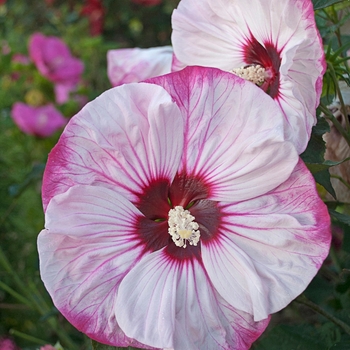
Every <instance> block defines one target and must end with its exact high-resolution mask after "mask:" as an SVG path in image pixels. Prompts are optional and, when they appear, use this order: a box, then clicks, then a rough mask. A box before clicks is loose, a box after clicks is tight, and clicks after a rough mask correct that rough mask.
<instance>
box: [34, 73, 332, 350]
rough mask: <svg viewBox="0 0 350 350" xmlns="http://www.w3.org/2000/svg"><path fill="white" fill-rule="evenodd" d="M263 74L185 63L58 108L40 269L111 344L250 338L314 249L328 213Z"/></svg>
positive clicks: (237, 342)
mask: <svg viewBox="0 0 350 350" xmlns="http://www.w3.org/2000/svg"><path fill="white" fill-rule="evenodd" d="M283 121H284V118H283V115H282V114H281V111H280V109H279V108H278V106H277V105H276V104H275V103H274V102H273V100H272V99H271V98H270V97H269V96H268V95H266V94H265V93H264V92H263V91H262V90H261V89H259V88H258V87H256V86H255V85H254V84H251V83H249V82H247V81H245V80H243V79H240V78H238V77H236V76H235V75H233V74H230V73H225V72H222V71H220V70H218V69H209V68H201V67H188V68H185V69H184V70H182V71H180V72H177V73H172V74H169V75H164V76H162V77H157V78H154V79H150V80H149V81H148V82H146V83H138V84H126V85H123V86H119V87H117V88H114V89H110V90H108V91H107V92H105V93H104V94H102V95H101V96H100V97H98V98H97V99H96V100H94V101H93V102H91V103H89V104H87V105H86V106H85V107H84V109H83V110H82V111H81V112H80V113H78V114H77V115H76V116H75V117H73V118H72V119H71V121H70V122H69V124H68V125H67V127H66V129H65V130H64V132H63V134H62V136H61V138H60V140H59V142H58V144H57V145H56V146H55V148H54V149H53V150H52V152H51V153H50V155H49V159H48V163H47V167H46V170H45V174H44V181H43V191H42V193H43V203H44V208H45V221H46V224H45V229H44V230H43V231H42V232H41V233H40V235H39V238H38V249H39V255H40V270H41V276H42V279H43V281H44V283H45V286H46V288H47V290H48V291H49V293H50V295H51V297H52V298H53V301H54V304H55V305H56V307H57V308H58V309H59V310H60V311H61V312H62V313H63V315H64V316H65V317H66V318H67V319H68V320H69V321H70V322H71V323H72V324H73V325H74V326H75V327H77V328H78V329H79V330H80V331H82V332H84V333H86V334H87V335H88V336H90V337H91V338H93V339H95V340H97V341H100V342H102V343H106V344H111V345H114V346H128V345H131V346H135V347H143V348H144V347H146V348H154V347H155V348H174V349H180V350H181V349H218V348H220V349H221V348H222V349H237V350H238V349H239V350H243V349H248V348H249V347H250V345H251V344H252V342H253V341H254V340H255V339H256V338H257V337H259V335H260V334H261V333H262V332H263V331H264V329H265V327H266V326H267V324H268V321H269V315H270V314H271V313H273V312H276V311H278V310H280V309H281V308H283V307H285V306H286V305H287V304H288V303H289V302H290V301H291V300H293V299H294V298H295V297H296V296H297V295H299V294H300V293H301V292H302V291H303V290H304V289H305V288H306V286H307V285H308V284H309V282H310V281H311V279H312V278H313V276H314V275H315V274H316V272H317V271H318V269H319V268H320V266H321V264H322V262H323V260H324V259H325V257H326V256H327V253H328V249H329V244H330V228H329V226H330V220H329V215H328V211H327V208H326V206H325V205H324V203H323V202H322V201H321V199H320V198H319V197H318V194H317V191H316V188H315V182H314V180H313V177H312V175H311V174H310V173H309V171H308V170H307V168H306V166H305V165H304V164H303V163H302V161H300V160H299V157H298V154H297V152H296V150H295V148H294V147H293V145H292V144H291V143H290V142H287V141H285V140H284V133H283Z"/></svg>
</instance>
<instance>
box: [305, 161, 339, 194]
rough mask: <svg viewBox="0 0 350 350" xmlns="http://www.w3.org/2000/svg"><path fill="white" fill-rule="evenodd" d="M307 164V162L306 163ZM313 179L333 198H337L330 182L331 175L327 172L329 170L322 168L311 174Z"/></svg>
mask: <svg viewBox="0 0 350 350" xmlns="http://www.w3.org/2000/svg"><path fill="white" fill-rule="evenodd" d="M306 165H308V164H306ZM313 176H314V178H315V181H316V182H317V183H319V184H320V185H321V186H323V187H324V188H325V189H326V190H327V191H328V192H329V193H330V194H331V195H332V196H333V197H334V198H335V199H336V198H337V196H336V194H335V191H334V188H333V186H332V183H331V175H330V174H329V170H328V169H326V170H322V171H319V172H317V173H315V174H313Z"/></svg>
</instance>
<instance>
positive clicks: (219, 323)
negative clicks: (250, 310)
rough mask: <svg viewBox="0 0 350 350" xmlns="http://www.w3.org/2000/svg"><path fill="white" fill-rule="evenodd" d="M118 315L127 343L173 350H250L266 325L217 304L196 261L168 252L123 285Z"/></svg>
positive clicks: (144, 263)
mask: <svg viewBox="0 0 350 350" xmlns="http://www.w3.org/2000/svg"><path fill="white" fill-rule="evenodd" d="M219 298H220V297H219ZM115 312H116V318H117V320H118V323H119V324H120V326H121V328H122V329H123V330H124V332H125V333H126V334H127V335H128V336H129V337H132V338H135V339H137V340H139V341H140V342H144V343H146V344H149V345H151V346H155V347H166V348H169V347H171V348H174V349H219V348H223V349H229V348H230V349H240V350H242V349H248V348H249V345H250V344H251V342H253V341H254V340H255V339H256V338H257V337H258V336H259V335H260V334H261V332H263V330H264V329H265V327H266V325H267V323H268V320H267V321H263V322H262V323H256V322H254V320H253V319H252V316H251V315H248V314H243V313H241V312H239V311H238V312H237V311H236V310H234V309H233V308H232V307H229V306H227V305H226V304H225V302H222V300H221V301H220V302H219V301H218V299H217V294H216V292H215V290H214V289H213V288H212V285H211V283H210V281H209V280H208V277H207V276H206V273H205V271H204V270H203V267H202V266H201V264H200V263H199V262H198V261H196V260H188V261H176V260H173V259H172V258H171V257H169V256H167V254H166V252H165V250H164V249H162V250H160V251H156V252H154V253H152V254H150V255H148V256H146V257H145V258H143V259H142V260H141V261H140V262H139V263H138V264H137V265H136V266H135V267H134V268H133V269H132V270H131V271H130V272H129V273H128V275H127V276H126V277H125V278H124V279H123V281H122V283H121V285H120V288H119V291H118V299H117V304H116V309H115ZM238 329H240V330H243V329H244V331H245V332H241V334H238V333H236V330H238ZM253 334H254V335H253Z"/></svg>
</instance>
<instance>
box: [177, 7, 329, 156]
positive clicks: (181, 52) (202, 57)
mask: <svg viewBox="0 0 350 350" xmlns="http://www.w3.org/2000/svg"><path fill="white" fill-rule="evenodd" d="M172 26H173V34H172V43H173V48H174V53H175V55H176V57H177V58H178V59H179V60H180V61H181V62H183V63H184V64H186V65H202V66H208V67H216V68H220V69H223V70H226V71H234V72H236V74H239V75H240V76H242V77H244V78H247V79H249V80H251V81H254V82H255V83H258V84H259V85H260V86H261V88H262V89H263V90H264V91H266V92H267V93H268V94H269V95H270V96H271V97H272V98H273V99H274V100H275V102H276V103H277V105H278V106H279V107H280V108H281V110H282V112H283V114H284V117H285V136H286V138H287V139H288V140H290V141H291V142H293V143H294V145H295V146H296V148H297V150H298V153H299V154H300V153H302V152H303V151H304V150H305V148H306V146H307V143H308V141H309V138H310V134H311V129H312V126H313V125H315V123H316V107H317V106H318V104H319V98H320V94H321V90H322V77H323V74H324V72H325V68H326V64H325V59H324V52H323V45H322V42H321V38H320V35H319V33H318V30H317V27H316V24H315V19H314V11H313V6H312V2H311V0H264V1H261V0H249V1H246V0H235V1H232V0H181V1H180V3H179V6H178V8H177V9H176V10H174V12H173V15H172Z"/></svg>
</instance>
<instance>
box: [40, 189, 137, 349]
mask: <svg viewBox="0 0 350 350" xmlns="http://www.w3.org/2000/svg"><path fill="white" fill-rule="evenodd" d="M138 215H142V214H141V213H139V211H138V210H137V209H136V208H135V207H134V206H133V205H132V204H131V203H130V202H129V201H128V200H126V199H124V198H123V197H122V196H120V195H119V194H117V193H115V192H113V191H111V190H109V189H107V188H102V187H97V186H75V187H72V188H70V189H69V190H68V191H67V192H66V193H64V194H60V195H58V196H56V197H54V198H53V199H52V200H51V201H50V204H49V205H48V208H47V211H46V229H45V230H43V231H42V232H41V233H40V235H39V238H38V251H39V255H40V271H41V278H42V280H43V281H44V283H45V286H46V288H47V290H48V291H49V293H50V295H51V297H52V299H53V302H54V304H55V306H56V307H57V308H58V309H59V310H60V311H61V312H62V314H63V315H64V316H65V317H66V318H67V319H68V320H69V321H70V322H71V323H72V324H73V325H74V326H75V327H76V328H78V329H79V330H80V331H82V332H84V333H86V334H87V335H88V336H90V337H91V338H93V339H95V340H97V341H100V342H102V343H109V344H119V345H120V346H123V345H125V346H128V345H130V344H134V345H135V344H136V345H135V346H138V343H137V342H135V341H133V340H132V339H129V338H127V337H126V336H125V334H124V333H123V332H122V331H121V329H120V327H119V326H118V323H117V321H116V319H115V316H114V312H113V305H114V304H115V301H116V295H117V292H118V287H119V283H120V281H121V279H122V278H123V277H124V276H125V274H126V273H127V272H128V271H129V270H130V268H131V267H132V266H133V265H134V264H135V262H136V261H137V260H138V259H139V257H140V255H141V254H142V252H143V247H142V245H140V244H138V243H139V240H138V239H137V236H136V235H135V230H134V225H133V221H134V220H135V218H136V216H138ZM62 218H63V219H62Z"/></svg>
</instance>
